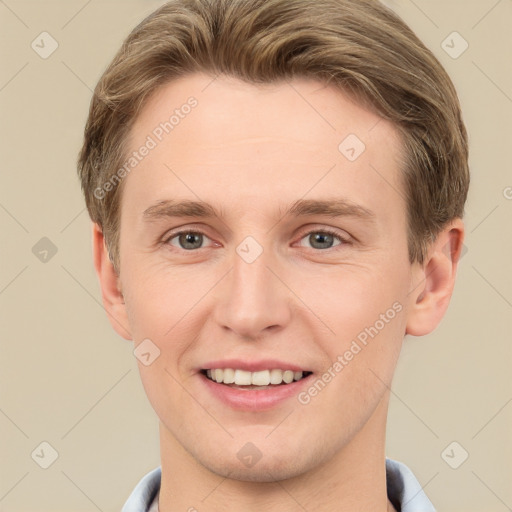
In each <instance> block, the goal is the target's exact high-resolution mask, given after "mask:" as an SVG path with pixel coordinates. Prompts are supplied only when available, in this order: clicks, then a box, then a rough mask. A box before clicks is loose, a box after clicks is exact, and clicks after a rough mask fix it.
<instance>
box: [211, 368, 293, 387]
mask: <svg viewBox="0 0 512 512" xmlns="http://www.w3.org/2000/svg"><path fill="white" fill-rule="evenodd" d="M206 375H207V376H208V377H209V378H210V379H212V380H215V381H216V382H219V383H220V382H222V383H224V384H236V385H238V386H251V385H253V386H268V385H269V384H281V383H282V382H283V381H284V382H285V384H289V383H290V382H292V381H294V380H299V379H302V372H293V371H292V370H263V371H260V372H248V371H245V370H233V369H232V368H225V369H223V370H221V369H219V368H216V369H213V370H206Z"/></svg>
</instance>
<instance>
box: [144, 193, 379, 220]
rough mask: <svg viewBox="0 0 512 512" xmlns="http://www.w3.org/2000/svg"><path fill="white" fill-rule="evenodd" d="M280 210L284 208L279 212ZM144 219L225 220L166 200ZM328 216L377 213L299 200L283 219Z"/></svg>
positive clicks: (195, 205)
mask: <svg viewBox="0 0 512 512" xmlns="http://www.w3.org/2000/svg"><path fill="white" fill-rule="evenodd" d="M280 211H281V209H280ZM142 215H143V217H144V219H145V220H148V221H153V220H159V219H164V218H168V217H202V218H218V219H221V218H223V217H224V215H223V212H222V211H218V210H217V209H216V208H215V207H214V206H212V205H211V204H209V203H206V202H204V201H191V200H185V201H174V200H165V201H159V202H158V203H156V204H154V205H152V206H150V207H149V208H147V209H146V210H144V212H143V214H142ZM314 215H325V216H327V217H333V218H336V217H356V218H359V219H362V220H366V221H374V220H375V213H374V212H373V211H371V210H369V209H368V208H365V207H364V206H361V205H358V204H356V203H353V202H352V201H349V200H347V199H343V198H338V199H332V200H318V199H299V200H297V201H295V202H294V203H293V204H292V205H291V206H290V207H288V209H287V210H286V211H285V213H284V216H283V217H287V216H288V217H311V216H314Z"/></svg>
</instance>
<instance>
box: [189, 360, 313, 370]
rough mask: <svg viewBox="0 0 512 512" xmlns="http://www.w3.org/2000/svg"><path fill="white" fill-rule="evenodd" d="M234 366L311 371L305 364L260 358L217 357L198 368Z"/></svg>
mask: <svg viewBox="0 0 512 512" xmlns="http://www.w3.org/2000/svg"><path fill="white" fill-rule="evenodd" d="M217 368H219V369H225V368H232V369H234V370H245V371H248V372H259V371H262V370H274V369H279V370H292V371H294V372H301V371H302V372H304V371H310V370H308V368H306V367H305V366H301V365H298V364H293V363H287V362H284V361H279V360H277V359H259V360H257V361H248V360H242V359H217V360H215V361H208V362H206V363H204V365H203V366H201V367H200V368H198V370H214V369H217Z"/></svg>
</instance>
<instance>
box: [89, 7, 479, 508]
mask: <svg viewBox="0 0 512 512" xmlns="http://www.w3.org/2000/svg"><path fill="white" fill-rule="evenodd" d="M467 152H468V149H467V136H466V131H465V128H464V125H463V122H462V118H461V113H460V106H459V102H458V99H457V95H456V92H455V90H454V87H453V85H452V83H451V81H450V79H449V78H448V76H447V75H446V73H445V71H444V70H443V68H442V67H441V65H440V64H439V63H438V62H437V60H436V59H435V58H434V56H433V55H432V54H431V52H430V51H428V50H427V49H426V48H425V47H424V45H423V44H422V43H421V42H420V41H419V40H418V39H417V37H416V36H415V35H414V34H413V33H412V32H411V31H410V29H408V28H407V26H405V25H404V23H403V22H402V21H401V20H400V19H399V18H398V17H397V16H396V15H395V14H393V13H392V12H391V11H390V10H388V9H387V8H385V7H384V6H382V5H381V4H379V3H377V2H375V1H372V0H358V1H353V0H315V1H313V0H251V1H240V0H216V1H211V0H174V1H171V2H169V3H167V4H165V5H164V6H162V7H161V8H160V9H158V10H157V11H156V12H155V13H153V14H152V15H151V16H149V17H148V18H147V19H145V20H144V21H143V22H142V23H141V24H139V25H138V26H137V27H136V28H135V29H134V31H133V32H132V33H131V34H130V35H129V36H128V38H127V40H126V41H125V42H124V44H123V46H122V48H121V49H120V51H119V52H118V54H117V55H116V57H115V58H114V60H113V62H112V63H111V64H110V66H109V67H108V69H107V70H106V71H105V73H104V75H103V76H102V78H101V80H100V82H99V84H98V85H97V87H96V90H95V94H94V97H93V100H92V104H91V110H90V114H89V119H88V121H87V126H86V130H85V141H84V146H83V148H82V152H81V154H80V158H79V174H80V177H81V180H82V186H83V189H84V192H85V197H86V203H87V207H88V210H89V213H90V215H91V219H92V221H93V251H94V264H95V268H96V271H97V274H98V277H99V280H100V284H101V289H102V296H103V302H104V305H105V309H106V311H107V313H108V315H109V318H110V320H111V323H112V325H113V327H114V329H115V330H116V331H117V332H118V333H119V334H120V335H121V336H122V337H124V338H125V339H127V340H133V341H134V345H135V350H134V353H135V355H136V356H137V358H138V362H139V370H140V374H141V378H142V382H143V385H144V388H145V390H146V393H147V396H148V399H149V400H150V402H151V404H152V406H153V408H154V410H155V412H156V414H157V415H158V417H159V420H160V447H161V467H159V468H157V469H155V470H154V471H152V472H151V473H149V474H148V475H146V476H145V477H144V478H143V479H142V480H141V482H140V483H139V484H138V486H137V487H136V489H135V490H134V491H133V493H132V495H131V496H130V497H129V499H128V501H127V502H126V504H125V506H124V508H123V511H124V512H135V511H137V512H138V511H146V510H151V511H156V510H159V511H160V512H175V511H178V510H182V511H185V510H188V511H194V510H198V511H200V512H203V511H232V510H233V511H234V510H244V511H261V510H265V511H271V512H272V511H274V510H279V511H296V510H314V511H319V512H323V511H334V510H336V511H349V512H355V511H379V512H381V511H385V510H387V511H402V512H414V511H417V512H426V511H432V510H434V507H433V505H432V503H431V502H430V501H429V499H428V498H427V497H426V495H425V493H424V492H423V491H422V490H421V486H420V485H419V483H418V482H417V480H416V479H415V477H414V475H413V474H412V473H411V472H410V470H409V469H408V468H407V466H405V465H404V464H402V463H400V462H397V461H393V460H391V459H387V458H386V457H385V453H384V448H385V428H386V415H387V408H388V402H389V394H390V386H391V383H392V378H393V372H394V370H395V367H396V363H397V360H398V357H399V354H400V350H401V346H402V343H403V339H404V336H405V335H406V334H410V335H413V336H422V335H425V334H427V333H429V332H431V331H432V330H433V329H435V327H436V326H437V325H438V324H439V322H440V321H441V318H442V317H443V315H444V313H445V311H446V308H447V306H448V303H449V300H450V297H451V293H452V290H453V286H454V282H455V276H456V270H457V262H458V258H459V256H460V251H461V246H462V241H463V238H464V225H463V222H462V220H461V219H462V216H463V209H464V203H465V200H466V195H467V190H468V185H469V173H468V164H467V159H468V154H467Z"/></svg>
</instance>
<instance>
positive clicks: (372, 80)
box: [78, 0, 469, 268]
mask: <svg viewBox="0 0 512 512" xmlns="http://www.w3.org/2000/svg"><path fill="white" fill-rule="evenodd" d="M193 72H206V73H210V74H213V75H218V74H224V75H228V76H233V77H236V78H239V79H241V80H243V81H246V82H248V83H253V84H258V83H265V84H268V83H276V82H278V81H283V80H288V79H293V78H295V77H298V78H313V79H317V80H320V81H323V82H325V83H329V84H333V85H335V86H336V87H338V88H339V89H341V90H342V91H344V92H345V93H348V94H351V95H353V96H354V97H355V98H356V99H357V100H358V101H359V102H360V104H361V105H362V106H365V107H366V108H370V109H371V110H373V111H374V112H376V113H377V114H378V115H380V116H381V117H383V118H384V119H387V120H389V121H391V122H392V123H393V125H394V126H395V127H396V128H397V130H398V132H399V133H400V135H401V138H402V141H403V147H402V151H403V155H404V162H403V168H402V169H401V178H402V184H403V190H404V191H405V194H406V202H407V216H408V219H407V221H408V235H407V236H408V250H409V260H410V262H411V263H413V262H415V261H418V262H419V263H423V261H424V258H425V256H426V251H427V249H428V246H429V244H430V243H431V242H432V241H433V240H434V239H435V238H436V236H437V234H438V233H439V232H440V231H441V230H442V229H443V227H444V226H445V225H446V224H447V223H448V222H449V221H451V220H453V219H455V218H457V217H462V216H463V214H464V203H465V201H466V197H467V192H468V187H469V169H468V142H467V133H466V129H465V126H464V124H463V121H462V115H461V111H460V105H459V100H458V98H457V93H456V91H455V88H454V86H453V84H452V82H451V80H450V78H449V77H448V75H447V73H446V71H445V70H444V69H443V67H442V65H441V64H440V63H439V61H438V60H437V59H436V58H435V57H434V55H433V54H432V53H431V52H430V51H429V50H428V49H427V48H426V47H425V46H424V45H423V43H422V42H421V41H420V40H419V39H418V38H417V37H416V35H415V34H414V33H413V32H412V31H411V29H410V28H409V27H408V26H407V25H406V24H405V23H404V22H403V21H402V20H401V19H400V18H399V17H398V16H397V15H396V14H395V13H394V12H392V11H391V10H390V9H388V8H386V7H385V6H384V5H382V4H380V3H379V2H378V1H377V0H172V1H170V2H167V3H166V4H165V5H163V6H162V7H160V8H159V9H157V10H156V11H155V12H154V13H152V14H151V15H150V16H148V17H147V18H146V19H145V20H143V21H142V22H141V23H140V24H139V25H138V26H137V27H135V29H134V30H133V31H132V32H131V33H130V34H129V36H128V37H127V38H126V40H125V41H124V42H123V44H122V47H121V48H120V50H119V51H118V53H117V54H116V55H115V57H114V59H113V61H112V62H111V63H110V65H109V66H108V68H107V69H106V71H105V72H104V74H103V75H102V77H101V79H100V80H99V82H98V84H97V86H96V89H95V91H94V95H93V98H92V101H91V106H90V111H89V117H88V120H87V124H86V127H85V136H84V143H83V147H82V149H81V152H80V155H79V160H78V172H79V176H80V179H81V183H82V189H83V191H84V194H85V200H86V204H87V208H88V211H89V215H90V217H91V219H92V220H93V221H94V222H97V223H98V224H99V225H100V227H101V229H102V231H103V234H104V236H105V240H106V243H107V247H108V248H109V253H110V255H111V259H112V261H113V262H114V265H116V268H118V264H119V249H118V240H119V228H120V225H119V211H120V209H119V204H120V197H121V191H122V183H120V184H119V186H114V187H111V188H112V190H109V191H108V193H105V194H104V197H101V198H99V197H98V194H97V193H95V191H97V190H98V187H101V186H102V184H104V183H106V182H107V181H108V180H109V179H110V177H112V176H113V174H114V173H115V171H116V170H117V169H118V168H119V166H120V165H122V162H123V161H125V159H126V153H127V149H128V144H129V135H130V130H131V128H132V126H133V124H134V122H135V120H136V119H137V116H138V114H139V113H140V111H141V109H142V108H143V106H144V105H145V103H146V102H147V100H148V98H149V97H150V96H151V95H152V94H153V93H154V92H155V91H156V90H157V88H159V87H160V86H162V85H163V84H165V83H168V82H169V81H171V80H172V79H175V78H177V77H181V76H184V75H186V74H190V73H193ZM340 142H341V141H340ZM102 195H103V194H102Z"/></svg>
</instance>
